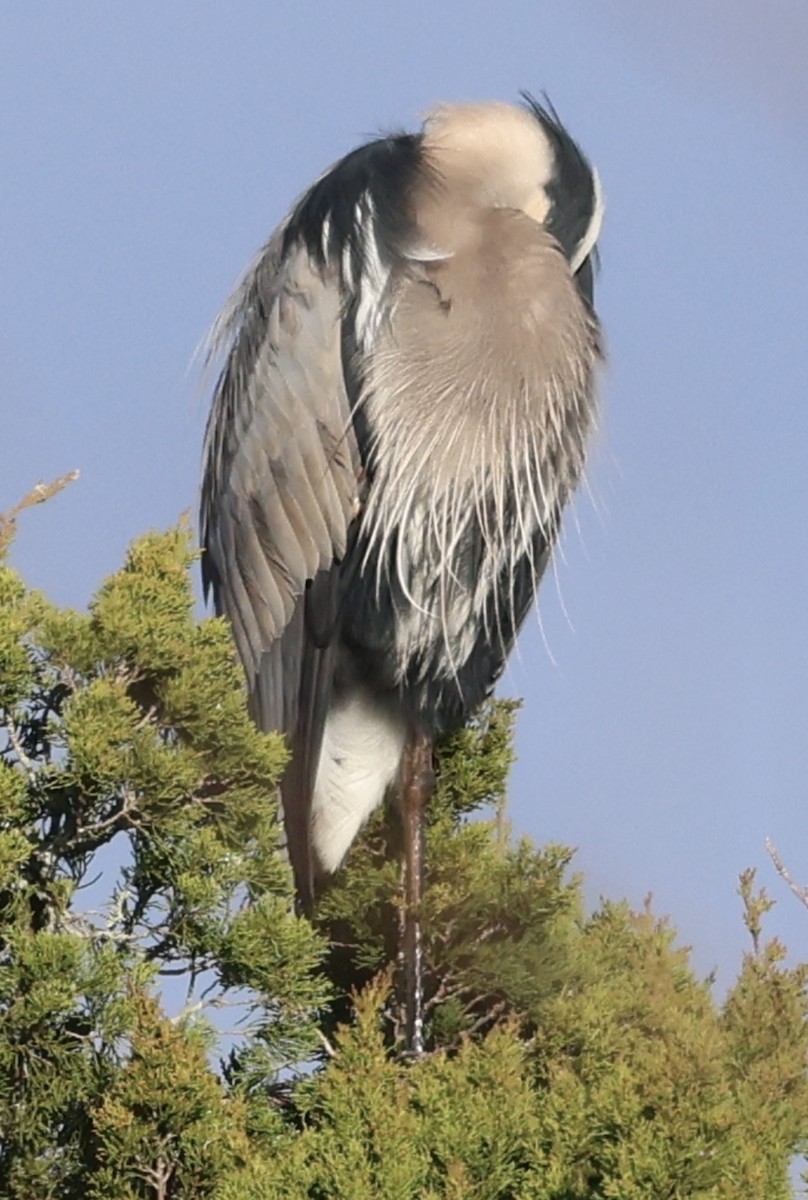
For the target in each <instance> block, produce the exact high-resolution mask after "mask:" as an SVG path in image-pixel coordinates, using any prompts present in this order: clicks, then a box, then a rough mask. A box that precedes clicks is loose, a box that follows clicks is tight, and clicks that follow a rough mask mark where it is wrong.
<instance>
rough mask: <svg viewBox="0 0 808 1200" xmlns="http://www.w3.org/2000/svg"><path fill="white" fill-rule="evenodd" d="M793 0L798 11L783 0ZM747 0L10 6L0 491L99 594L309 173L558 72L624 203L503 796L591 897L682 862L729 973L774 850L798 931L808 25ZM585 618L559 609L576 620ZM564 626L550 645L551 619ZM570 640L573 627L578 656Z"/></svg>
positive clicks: (156, 521) (41, 546)
mask: <svg viewBox="0 0 808 1200" xmlns="http://www.w3.org/2000/svg"><path fill="white" fill-rule="evenodd" d="M767 11H768V10H767ZM806 12H808V10H805V9H804V7H803V4H802V0H782V2H781V3H780V4H779V5H778V21H777V22H776V23H775V22H773V21H771V20H769V19H768V17H766V15H765V13H764V10H763V6H761V5H760V4H753V3H751V2H747V0H732V4H730V3H729V2H727V3H720V2H714V3H696V2H695V0H680V3H678V4H677V5H676V6H675V11H674V6H673V5H670V4H662V3H659V4H657V3H655V2H654V0H643V3H640V2H639V0H597V2H595V0H592V2H590V3H585V2H583V0H566V2H565V3H564V4H563V5H559V4H549V3H543V2H542V0H532V2H527V0H525V2H524V3H515V2H512V0H511V2H508V0H504V2H502V3H500V4H499V5H496V6H494V5H490V4H482V3H479V2H477V3H475V2H468V3H462V4H461V3H459V2H458V0H451V2H448V3H444V4H442V5H441V4H437V3H435V2H434V0H433V3H430V4H427V3H424V2H423V0H414V2H412V3H409V4H408V5H407V6H406V13H405V10H404V6H395V7H394V8H393V7H388V6H385V5H382V4H379V3H369V2H367V0H352V2H351V3H347V0H346V2H344V3H331V4H325V3H322V0H295V2H294V3H291V2H288V3H283V2H280V0H276V2H275V3H258V2H255V0H254V2H247V0H243V2H233V3H229V4H226V5H225V4H220V3H218V4H214V3H208V2H205V0H195V3H194V4H190V3H187V2H186V3H180V2H177V3H174V4H171V5H167V4H164V3H157V2H156V0H153V2H148V0H147V2H145V3H140V4H137V5H135V4H123V3H119V4H102V3H100V2H96V3H89V2H86V0H85V2H76V3H73V4H69V5H67V4H64V3H61V2H60V3H47V2H40V3H37V4H16V5H6V6H4V8H3V12H2V14H0V39H1V41H0V44H2V46H3V59H4V69H3V73H2V77H1V78H0V113H2V117H0V154H1V155H2V162H3V176H4V179H3V187H2V190H1V191H0V258H1V259H2V262H1V263H0V266H1V267H2V279H3V296H2V301H0V353H2V362H3V392H2V401H0V404H2V408H1V409H0V411H2V432H3V436H2V445H0V509H1V508H4V507H8V506H9V505H10V504H11V503H13V502H14V501H15V500H17V499H18V498H19V497H20V496H21V495H22V494H23V492H25V491H27V490H28V488H29V487H30V486H31V485H32V484H33V483H34V482H35V481H37V480H39V479H49V478H51V477H54V476H56V475H60V474H62V473H63V472H65V471H67V470H70V469H72V468H74V467H78V468H80V470H81V479H80V481H79V482H78V483H76V484H74V485H73V486H72V487H71V488H69V489H68V490H67V491H66V492H65V493H64V494H62V495H61V496H60V497H58V498H57V499H56V500H54V501H53V502H52V503H51V504H49V505H48V506H47V507H45V508H42V509H38V510H35V511H32V512H30V513H29V514H27V515H26V517H25V520H24V521H23V523H22V527H21V530H20V535H19V539H18V543H17V546H16V549H15V552H14V561H15V563H16V564H17V565H18V566H19V567H20V568H21V570H22V571H23V572H24V574H25V576H26V578H27V579H28V580H29V582H31V583H32V584H35V585H37V586H41V587H44V588H45V589H46V590H47V591H48V592H49V594H50V595H51V596H52V597H53V598H54V599H56V600H58V601H60V602H63V603H70V604H73V605H78V606H82V605H84V604H85V603H86V601H87V600H88V598H89V596H90V595H91V593H92V591H93V590H94V588H95V587H96V586H97V584H98V583H99V582H100V580H101V579H102V577H103V576H104V575H105V574H106V573H108V572H110V571H111V570H113V569H115V568H116V567H117V566H118V565H119V563H120V562H121V559H122V556H123V553H124V550H125V547H126V545H127V543H128V542H129V540H130V539H131V538H133V537H134V536H136V535H137V534H139V533H140V532H142V531H144V530H145V529H146V528H148V527H150V526H158V527H164V526H166V525H168V524H170V523H172V522H173V521H174V520H175V519H176V517H177V515H178V514H179V513H180V512H181V511H182V510H184V509H188V508H193V507H194V505H195V499H196V488H197V480H198V467H199V455H200V443H201V437H202V429H203V425H204V419H205V414H206V408H207V396H206V394H205V392H204V391H203V390H202V389H200V387H199V382H198V372H197V371H196V370H195V369H194V368H192V367H191V360H192V356H193V354H194V351H195V348H196V346H197V345H198V343H199V341H200V340H201V338H202V337H203V336H204V334H205V332H206V330H207V328H208V326H209V324H210V322H211V321H212V319H213V317H214V316H215V314H216V311H217V309H218V308H219V306H220V305H221V304H222V302H223V301H224V299H225V297H226V295H227V293H228V291H229V289H230V287H231V285H232V284H233V283H234V282H235V280H236V278H237V276H238V275H239V273H240V272H241V270H242V269H243V268H244V266H245V265H246V264H247V262H248V261H249V259H250V258H251V256H252V254H253V253H254V251H255V250H256V249H257V248H258V246H259V245H260V244H261V243H262V241H263V240H264V239H265V238H266V236H267V235H268V234H269V232H270V231H271V229H272V228H273V226H274V225H275V224H276V223H277V221H278V220H279V219H280V217H281V216H282V215H283V213H284V211H285V209H286V208H287V207H288V205H289V203H290V201H291V200H292V199H293V197H294V196H295V195H296V194H297V193H298V192H299V191H300V190H301V189H302V188H303V187H305V186H306V184H307V183H309V182H310V181H311V179H312V178H313V176H314V175H315V174H316V173H318V172H319V171H320V170H321V169H322V168H323V167H324V166H325V165H326V164H328V163H329V162H330V161H332V160H333V159H334V158H336V157H337V156H338V155H340V154H341V153H343V152H344V151H346V150H347V149H349V148H350V147H351V146H352V145H353V144H355V143H356V141H357V140H359V139H361V138H362V137H363V136H365V135H367V134H371V133H374V132H376V131H377V130H379V129H380V128H381V129H385V128H390V127H399V126H410V127H411V126H413V125H414V124H415V123H416V121H417V117H418V114H419V113H420V112H422V111H423V110H424V109H425V108H427V107H428V106H429V105H430V104H431V103H432V102H434V101H435V100H438V99H474V98H494V97H496V98H501V99H514V98H516V95H517V92H518V90H519V89H520V88H528V89H530V90H532V91H534V92H537V93H538V92H541V91H542V90H543V89H546V90H547V92H548V93H549V95H550V96H551V98H552V100H553V102H554V103H555V105H556V106H557V108H558V109H559V111H560V113H561V115H562V117H563V118H564V120H565V121H566V123H567V124H568V125H569V127H570V129H571V130H572V132H573V133H574V135H575V136H576V137H577V138H578V139H579V141H580V142H581V143H582V145H583V146H584V147H585V148H586V150H587V152H588V153H589V155H590V156H591V158H592V159H593V161H594V162H595V163H596V165H597V166H598V169H599V171H600V174H601V177H602V180H603V184H604V188H605V192H606V197H607V206H608V211H607V221H606V227H605V232H604V236H603V239H602V247H601V248H602V257H603V272H602V276H601V278H600V281H599V288H598V307H599V310H600V313H601V316H602V319H603V321H604V324H605V327H606V334H607V343H608V349H609V358H610V365H609V369H608V371H607V373H606V375H605V377H604V381H603V388H602V392H603V408H604V417H603V423H602V432H601V435H600V437H599V440H598V446H597V448H596V451H595V454H594V456H593V462H592V469H591V472H590V480H591V490H592V493H593V499H592V500H591V499H589V498H588V497H586V496H582V497H581V499H580V501H579V503H578V504H577V506H576V516H577V525H578V526H579V528H577V527H576V523H575V521H568V522H567V532H566V536H565V539H564V546H563V550H564V554H563V559H559V562H558V570H557V583H556V581H554V580H553V579H552V578H548V579H547V580H546V582H545V585H544V588H543V592H542V598H541V603H540V612H541V621H542V625H543V636H542V633H541V632H540V630H539V623H538V621H536V620H535V619H531V620H530V621H529V623H528V626H527V628H526V631H525V634H524V636H523V638H522V640H521V645H520V653H519V656H518V660H515V661H514V663H513V665H512V668H511V670H510V671H509V674H508V676H507V679H506V690H507V691H509V692H510V693H513V694H519V695H522V696H523V697H524V699H525V705H524V709H523V712H522V715H521V718H520V724H519V734H518V742H517V750H518V753H519V762H518V765H517V768H516V770H515V773H514V778H513V787H512V804H511V814H512V818H513V822H514V825H515V827H516V829H517V830H518V831H525V832H528V833H530V834H531V835H532V836H533V837H535V838H536V839H538V840H540V841H548V840H556V841H563V842H566V843H569V844H573V845H576V846H578V847H579V848H580V851H579V856H578V864H579V866H580V867H581V868H582V869H583V870H585V871H586V873H587V876H588V879H589V885H588V886H589V895H590V897H591V898H592V899H595V898H596V897H597V895H598V894H600V893H603V894H607V895H610V896H613V897H620V896H627V897H628V898H629V899H630V900H631V902H632V903H634V904H641V903H642V900H643V898H644V896H645V895H646V894H647V893H648V892H653V894H654V902H655V907H656V908H657V910H658V911H660V912H664V913H669V914H670V915H671V917H672V918H673V920H674V921H675V923H676V924H677V925H678V927H679V929H680V932H681V935H682V938H683V940H685V941H687V942H690V943H692V944H693V945H694V947H695V951H696V962H697V965H698V966H699V968H700V969H701V970H704V971H707V970H709V969H710V968H711V967H712V966H713V965H718V966H719V968H720V979H721V980H722V982H724V983H726V982H728V980H729V978H730V975H731V972H732V969H733V967H734V965H735V964H736V963H737V961H738V958H739V955H740V952H741V950H742V949H743V948H744V946H745V938H744V933H743V930H742V926H741V920H740V905H739V902H738V900H737V896H736V892H735V889H736V880H737V875H738V872H739V871H740V870H742V869H743V868H744V867H746V866H757V867H759V868H760V878H761V880H762V881H763V882H765V883H766V885H767V886H768V887H769V889H770V891H771V892H772V893H773V894H774V895H775V896H776V897H777V898H778V899H779V900H780V901H781V903H780V904H779V905H778V908H777V910H776V911H775V913H774V914H773V916H772V918H771V919H770V923H769V928H770V930H771V931H772V932H777V933H778V934H780V935H781V936H782V937H783V938H784V939H785V940H786V941H787V942H788V943H789V945H790V946H791V947H792V949H793V950H794V952H795V953H796V954H798V955H802V956H805V955H806V954H808V951H807V950H806V941H808V938H807V937H806V934H808V913H805V911H804V910H803V909H801V908H800V906H799V905H798V904H797V902H796V900H794V899H793V898H792V897H791V896H790V895H789V894H788V893H787V892H786V890H785V888H784V887H783V886H782V885H781V884H780V882H779V880H778V879H777V877H776V875H775V874H774V871H773V869H772V868H771V866H770V864H769V863H768V859H767V857H766V854H765V850H764V838H765V837H766V836H767V835H768V836H770V837H772V838H773V839H774V841H775V842H776V844H777V845H778V846H779V848H780V850H781V853H782V854H783V856H784V857H785V859H786V860H787V862H788V863H789V865H790V866H791V868H792V870H793V872H794V874H795V875H796V876H797V877H799V878H801V879H803V880H806V881H808V831H806V820H805V815H806V793H807V792H808V736H806V735H807V734H808V730H806V715H807V708H808V705H807V701H808V636H806V608H807V604H806V601H807V600H808V553H807V552H808V537H806V529H807V526H806V517H805V503H804V502H805V493H806V483H805V480H806V467H808V462H807V461H806V457H807V456H806V445H808V413H807V412H806V405H805V393H806V387H807V386H808V338H806V311H808V235H806V222H805V217H804V210H805V203H806V200H805V198H806V196H807V195H808V154H806V153H805V145H806V133H808V85H807V84H806V83H805V76H804V73H803V70H802V65H801V64H804V62H805V61H808V17H806ZM565 614H567V615H565ZM545 642H546V643H547V644H548V645H549V651H550V653H548V649H547V648H546V646H545ZM551 655H552V657H551Z"/></svg>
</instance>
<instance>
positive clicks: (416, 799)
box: [401, 733, 435, 1055]
mask: <svg viewBox="0 0 808 1200" xmlns="http://www.w3.org/2000/svg"><path fill="white" fill-rule="evenodd" d="M434 788H435V774H434V771H433V769H432V742H431V740H430V739H429V738H428V737H426V736H425V735H424V734H422V733H417V734H415V736H414V737H413V738H412V740H411V742H410V743H409V745H408V746H407V749H406V750H405V752H404V762H403V771H402V778H401V798H402V808H403V817H404V911H403V919H402V947H401V949H402V957H403V960H404V961H403V966H404V972H403V974H404V980H403V982H404V1014H405V1021H406V1045H407V1050H408V1052H409V1053H410V1054H413V1055H418V1054H421V1053H422V1051H423V1048H424V978H423V971H424V963H423V944H422V937H421V913H420V908H421V898H422V894H423V885H424V813H425V810H426V806H427V803H428V801H429V798H430V796H431V795H432V792H433V791H434Z"/></svg>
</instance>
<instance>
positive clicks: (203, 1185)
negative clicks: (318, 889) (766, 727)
mask: <svg viewBox="0 0 808 1200" xmlns="http://www.w3.org/2000/svg"><path fill="white" fill-rule="evenodd" d="M32 495H33V494H32ZM40 498H41V496H40V495H39V493H36V494H35V495H34V500H38V499H40ZM11 532H13V521H6V522H5V523H3V522H1V521H0V554H2V548H3V547H4V546H5V547H7V545H8V543H9V541H10V536H11ZM193 559H194V554H193V552H192V550H191V547H190V542H189V537H188V534H187V531H186V530H184V529H183V528H182V527H180V528H178V529H174V530H170V531H169V532H167V533H165V534H150V535H147V536H146V537H145V538H142V539H141V540H140V541H138V542H137V543H136V544H135V545H134V546H133V547H132V549H131V550H130V552H129V555H128V557H127V560H126V563H125V565H124V567H123V569H122V570H121V571H119V572H118V573H117V574H115V575H114V576H113V577H112V578H111V579H110V580H108V581H107V582H106V583H105V584H104V585H103V586H102V587H101V589H100V590H99V592H98V594H97V596H96V597H95V599H94V600H93V602H92V603H91V605H90V607H89V610H88V612H86V613H78V612H73V611H69V610H60V609H57V608H55V607H54V606H52V605H51V604H49V603H48V601H47V600H45V599H44V597H42V596H40V595H38V594H36V593H33V592H31V591H30V590H29V589H27V588H26V587H25V585H24V584H23V582H22V581H21V580H20V579H19V577H18V576H17V575H16V573H15V572H14V571H13V570H12V569H11V568H10V567H9V566H7V565H4V564H3V563H2V562H0V722H2V727H1V728H0V1195H2V1196H4V1197H5V1196H8V1197H9V1198H10V1200H31V1198H36V1200H39V1198H42V1200H50V1198H53V1200H56V1198H57V1197H58V1198H60V1200H61V1198H63V1197H64V1198H66V1200H78V1197H89V1198H90V1200H113V1198H114V1200H119V1198H120V1200H169V1198H171V1200H203V1198H208V1197H209V1198H211V1200H214V1198H215V1200H281V1198H283V1200H287V1198H288V1200H296V1198H300V1200H303V1198H307V1200H332V1198H333V1200H342V1198H344V1200H366V1198H367V1200H371V1198H376V1197H379V1198H381V1200H404V1198H409V1197H418V1198H424V1200H438V1198H441V1200H443V1198H447V1200H466V1198H470V1200H472V1198H473V1200H517V1198H521V1197H525V1198H532V1200H608V1198H613V1200H618V1198H619V1200H641V1198H642V1200H658V1198H669V1200H685V1198H691V1197H692V1198H699V1200H736V1198H737V1197H740V1196H743V1197H744V1198H745V1200H780V1198H783V1200H785V1198H787V1197H788V1196H789V1195H790V1190H789V1185H788V1176H787V1167H788V1163H789V1160H790V1158H791V1157H792V1156H793V1155H794V1154H796V1153H800V1152H802V1151H803V1150H804V1149H805V1142H806V1134H807V1133H808V1079H807V1078H806V1050H808V1023H807V1022H806V1015H808V1005H807V1004H806V995H807V992H806V984H808V970H807V969H806V968H804V967H797V968H789V967H788V966H786V964H785V959H784V954H783V950H782V948H781V947H780V946H779V945H778V943H776V942H771V943H766V942H765V940H764V938H763V933H762V925H763V920H764V917H765V914H766V911H767V909H768V908H769V907H770V905H771V902H770V901H769V900H768V898H767V897H766V896H765V895H764V894H763V893H758V892H756V891H755V887H754V879H753V876H752V874H751V873H746V874H745V875H744V876H743V878H742V881H741V896H742V901H743V906H744V912H743V916H744V920H745V921H746V924H747V926H748V929H749V932H750V935H751V949H750V951H749V953H748V954H747V955H746V956H745V958H744V960H743V962H742V963H741V965H740V970H739V974H738V978H737V981H736V983H735V985H734V986H733V987H732V989H731V990H730V992H729V994H728V995H727V996H726V998H725V999H724V1000H723V1001H722V1002H720V1003H719V1002H718V1001H717V999H716V997H715V996H714V995H713V992H712V990H711V986H710V984H709V982H707V981H704V980H700V979H698V978H697V977H696V976H695V974H694V972H693V970H692V967H691V965H690V962H689V958H688V954H687V952H686V951H685V950H683V949H682V948H680V947H679V946H677V944H676V939H675V935H674V931H673V930H672V929H671V928H670V927H669V926H668V925H667V924H666V923H665V922H660V921H658V920H656V919H655V918H654V917H653V915H652V914H651V913H650V912H643V913H634V912H632V911H630V910H629V909H628V908H627V907H626V906H624V905H621V904H611V903H604V904H602V905H601V906H600V907H599V909H598V910H597V911H596V912H594V913H591V914H588V913H587V912H586V911H585V909H584V906H583V903H582V899H581V884H580V880H579V879H577V878H576V877H574V876H571V875H570V873H569V863H570V858H571V855H570V852H569V851H568V850H566V849H565V848H563V847H554V846H550V847H546V848H544V849H539V848H537V847H535V846H533V845H532V844H531V843H529V842H528V841H526V840H522V841H514V839H513V838H512V836H511V834H510V831H509V830H508V827H507V824H506V822H505V820H504V816H503V798H504V794H505V789H506V782H507V773H508V769H509V766H510V762H511V757H512V723H513V716H514V706H513V705H509V704H503V703H497V704H492V705H489V706H488V707H486V708H485V709H484V710H483V711H482V712H481V713H480V714H478V716H477V718H476V720H475V721H473V722H472V723H471V725H470V726H469V727H468V728H467V729H465V730H463V731H461V732H460V733H459V734H458V735H456V736H455V737H454V738H452V739H451V740H449V741H448V742H447V743H445V744H444V745H443V746H442V747H440V749H439V754H438V776H439V786H438V793H437V796H436V797H435V801H434V803H433V804H432V806H431V809H430V816H429V829H428V878H427V886H426V894H425V898H424V905H423V913H422V917H423V925H424V930H425V938H426V941H425V950H426V964H427V993H426V1010H427V1040H428V1050H427V1053H426V1054H425V1055H424V1056H423V1057H422V1058H421V1059H420V1060H418V1061H416V1062H411V1061H408V1060H407V1059H406V1057H404V1056H402V1055H401V1053H400V1050H401V1044H400V1032H401V1027H402V1014H401V1011H400V1004H399V999H398V995H397V972H396V956H397V948H398V928H399V921H400V915H401V897H400V876H399V868H398V865H397V847H398V840H399V832H398V830H397V827H396V819H395V814H394V813H387V814H378V815H377V817H376V819H374V820H373V821H372V822H371V823H370V825H369V826H368V828H367V830H366V831H365V834H364V836H363V837H362V839H361V840H360V842H359V844H358V845H357V847H356V848H355V850H354V852H353V854H352V857H351V861H350V864H349V866H348V868H347V869H346V870H344V871H343V872H341V873H340V874H339V875H338V876H337V878H336V879H335V881H334V883H333V885H332V887H331V888H330V890H329V891H328V892H327V894H326V895H325V896H324V897H323V899H322V901H321V903H320V906H319V909H318V913H317V918H316V921H315V925H314V926H312V925H311V924H309V922H307V921H305V920H303V919H302V918H299V917H298V916H296V915H295V909H294V902H293V897H292V885H291V877H290V872H289V870H288V867H287V865H286V863H285V862H284V860H283V858H282V856H281V855H280V854H279V853H278V850H277V842H278V832H279V830H278V823H277V810H276V800H275V787H276V783H277V779H278V777H279V774H280V772H281V771H282V769H283V765H284V762H285V751H284V749H283V746H282V745H281V744H280V742H279V740H278V739H277V738H274V737H270V736H265V735H262V734H259V733H258V732H257V731H256V730H255V728H254V727H253V725H252V724H251V722H250V720H249V718H248V716H247V713H246V709H245V703H244V688H243V684H242V679H241V675H240V672H239V669H238V667H237V664H236V662H235V660H234V656H233V652H232V649H231V644H230V638H229V635H228V631H227V629H226V628H225V626H224V625H223V623H222V622H220V621H218V620H204V621H202V622H196V621H195V620H194V617H193V599H192V591H191V584H190V577H189V569H190V568H191V566H192V563H193ZM178 984H179V985H181V987H182V998H181V999H179V1000H178V999H177V991H176V989H177V986H178ZM177 1009H179V1011H176V1010H177ZM172 1012H173V1015H170V1014H171V1013H172ZM233 1021H235V1022H236V1025H235V1028H234V1029H231V1028H230V1026H232V1024H233Z"/></svg>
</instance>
